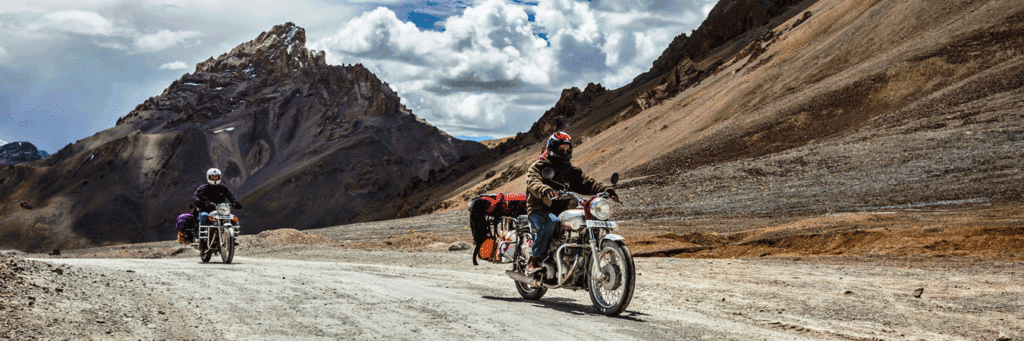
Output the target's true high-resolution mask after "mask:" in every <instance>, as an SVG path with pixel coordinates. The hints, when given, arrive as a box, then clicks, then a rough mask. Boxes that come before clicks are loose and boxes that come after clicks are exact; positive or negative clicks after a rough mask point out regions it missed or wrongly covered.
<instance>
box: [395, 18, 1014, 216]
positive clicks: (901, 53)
mask: <svg viewBox="0 0 1024 341" xmlns="http://www.w3.org/2000/svg"><path fill="white" fill-rule="evenodd" d="M1022 18H1024V2H1022V1H1019V0H1015V1H996V0H985V1H962V2H942V3H935V2H905V1H897V0H875V1H843V0H803V1H786V0H777V1H773V0H757V1H755V0H722V1H719V3H718V4H717V5H716V6H715V8H714V9H713V10H712V11H711V14H710V15H709V17H708V19H707V20H705V22H704V23H703V24H702V25H701V26H700V28H699V29H698V30H696V31H695V32H693V34H691V35H689V36H688V35H685V34H684V35H680V36H678V37H676V39H675V40H674V41H673V42H672V44H670V46H668V47H667V48H666V50H665V51H664V53H662V55H661V57H660V58H659V59H658V60H657V61H655V62H654V63H653V65H652V68H651V70H650V71H648V72H647V73H645V74H642V75H639V76H637V77H636V79H635V80H634V82H633V83H631V84H628V85H626V86H624V87H622V88H618V89H605V88H604V87H602V86H600V85H598V84H590V85H588V86H586V87H585V89H584V90H580V89H578V88H573V89H567V90H564V91H563V92H562V97H561V99H560V100H559V101H558V103H557V104H555V106H554V107H553V108H552V109H550V110H548V111H547V112H546V113H544V115H543V116H542V117H541V118H540V120H538V122H537V123H536V124H535V125H534V126H533V127H532V128H531V129H530V131H529V132H526V133H523V134H520V135H518V136H516V137H515V138H513V139H510V140H509V141H507V142H505V143H504V144H503V145H500V146H497V147H495V148H494V149H492V151H491V152H489V153H487V154H484V155H482V156H478V158H483V157H486V158H487V159H486V161H487V162H480V161H479V160H474V161H472V162H471V163H473V164H476V165H485V166H483V167H479V166H471V165H465V166H463V165H455V166H453V167H449V168H446V172H441V173H439V174H438V175H437V176H436V179H438V181H437V182H436V183H435V184H434V185H433V186H421V189H420V190H419V191H418V192H416V193H414V194H412V195H411V196H410V198H408V199H404V201H403V202H400V203H398V204H397V205H396V206H397V207H401V208H402V209H404V210H406V211H414V212H421V213H422V212H434V211H438V210H445V209H454V208H458V207H462V206H463V205H465V201H466V199H468V198H470V197H472V196H473V195H476V194H479V193H483V192H513V191H522V190H523V188H524V186H525V184H524V181H523V180H522V174H523V173H524V171H523V170H524V168H525V166H526V165H527V164H528V163H529V162H530V161H532V160H534V159H536V156H537V154H539V153H540V151H541V149H542V148H543V146H542V144H541V143H540V141H542V140H543V138H545V137H546V136H547V135H549V134H550V133H551V132H554V131H559V130H561V131H567V132H569V133H570V134H572V135H573V136H574V138H575V140H576V141H577V142H576V143H577V144H578V145H577V149H576V151H575V156H574V162H575V163H576V164H577V165H580V166H581V167H582V168H584V169H585V170H588V171H589V172H590V173H591V174H592V175H594V176H595V177H597V178H607V176H609V175H610V174H611V173H612V172H620V173H623V174H624V178H625V180H624V181H623V183H622V185H621V186H622V187H623V192H624V193H626V195H627V196H629V197H631V199H630V200H629V201H627V203H626V204H625V205H624V210H625V213H626V215H625V216H624V218H628V219H661V220H659V224H667V223H672V221H677V220H680V219H687V218H690V217H705V216H707V217H721V216H748V217H749V216H778V215H792V214H819V213H829V212H854V211H861V210H879V209H881V210H884V209H891V208H914V207H930V206H934V205H978V204H993V203H1013V202H1019V201H1020V200H1022V199H1024V190H1022V189H1021V186H1019V184H1020V183H1021V182H1022V181H1024V174H1022V173H1020V172H1019V171H1018V170H1017V168H1019V167H1017V166H1016V164H1015V160H1019V159H1020V157H1021V154H1020V151H1021V150H1022V147H1024V138H1022V136H1024V123H1022V122H1024V119H1022V118H1024V100H1022V99H1024V93H1022V90H1021V89H1022V88H1024V83H1022V79H1024V77H1022V76H1024V59H1022V58H1021V56H1022V55H1024V24H1022V23H1024V20H1022ZM446 179H450V180H446ZM410 202H413V203H420V204H419V205H418V206H416V205H413V207H412V208H410V206H409V205H408V203H410ZM683 224H685V223H683Z"/></svg>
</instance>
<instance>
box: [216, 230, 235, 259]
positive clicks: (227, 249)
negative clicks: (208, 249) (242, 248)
mask: <svg viewBox="0 0 1024 341" xmlns="http://www.w3.org/2000/svg"><path fill="white" fill-rule="evenodd" d="M217 239H218V240H219V241H220V242H221V243H220V260H221V261H222V262H224V264H231V260H232V259H234V258H235V237H234V236H232V235H231V231H228V230H227V229H223V230H221V232H220V237H219V238H217Z"/></svg>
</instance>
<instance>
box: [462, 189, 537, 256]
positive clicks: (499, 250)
mask: <svg viewBox="0 0 1024 341" xmlns="http://www.w3.org/2000/svg"><path fill="white" fill-rule="evenodd" d="M525 214H526V193H511V194H503V193H498V194H484V195H481V196H479V197H476V198H473V199H472V200H470V201H469V227H470V230H471V231H472V232H473V244H474V245H475V246H474V248H473V264H474V265H476V264H477V261H476V259H477V257H479V258H481V259H484V260H487V261H490V262H495V263H498V262H501V261H502V260H501V256H502V254H503V253H504V251H505V250H504V249H503V248H504V247H506V246H507V241H506V240H504V239H502V238H507V237H504V236H503V234H502V232H506V231H507V230H508V229H509V228H510V227H511V226H515V219H516V218H517V217H519V216H521V215H525Z"/></svg>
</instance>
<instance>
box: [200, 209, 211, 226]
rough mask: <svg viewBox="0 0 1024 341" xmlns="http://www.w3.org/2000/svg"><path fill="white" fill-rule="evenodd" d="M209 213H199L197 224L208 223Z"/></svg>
mask: <svg viewBox="0 0 1024 341" xmlns="http://www.w3.org/2000/svg"><path fill="white" fill-rule="evenodd" d="M209 219H210V214H209V213H206V212H200V213H199V225H210V221H209Z"/></svg>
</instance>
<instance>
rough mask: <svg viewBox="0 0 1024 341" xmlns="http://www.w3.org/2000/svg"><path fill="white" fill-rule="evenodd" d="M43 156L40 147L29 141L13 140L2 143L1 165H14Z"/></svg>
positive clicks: (0, 150)
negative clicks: (37, 147)
mask: <svg viewBox="0 0 1024 341" xmlns="http://www.w3.org/2000/svg"><path fill="white" fill-rule="evenodd" d="M42 158H43V156H42V155H41V154H40V152H39V149H36V146H35V145H33V144H31V143H29V142H11V143H7V144H4V145H0V165H14V164H19V163H22V162H29V161H36V160H39V159H42Z"/></svg>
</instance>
